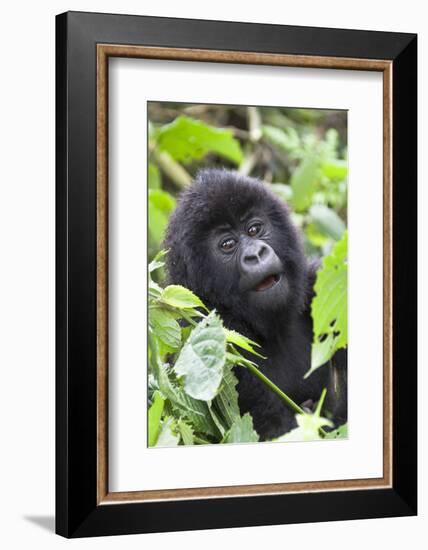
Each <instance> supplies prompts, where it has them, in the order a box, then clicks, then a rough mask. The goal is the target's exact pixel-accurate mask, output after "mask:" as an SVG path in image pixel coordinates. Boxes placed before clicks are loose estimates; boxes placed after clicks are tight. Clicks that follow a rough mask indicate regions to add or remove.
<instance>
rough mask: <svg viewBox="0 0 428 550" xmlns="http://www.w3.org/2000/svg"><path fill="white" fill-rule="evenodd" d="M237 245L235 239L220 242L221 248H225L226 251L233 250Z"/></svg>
mask: <svg viewBox="0 0 428 550" xmlns="http://www.w3.org/2000/svg"><path fill="white" fill-rule="evenodd" d="M235 245H236V241H235V239H225V240H224V241H222V242H221V243H220V247H221V249H222V250H224V251H225V252H229V251H230V250H232V249H233V248H234V247H235Z"/></svg>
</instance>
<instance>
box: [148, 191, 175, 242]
mask: <svg viewBox="0 0 428 550" xmlns="http://www.w3.org/2000/svg"><path fill="white" fill-rule="evenodd" d="M174 208H175V199H174V197H173V196H172V195H170V194H169V193H167V192H166V191H162V190H161V189H149V205H148V214H149V233H150V237H151V238H152V239H153V241H154V244H155V246H157V247H159V246H160V244H161V243H162V241H163V239H164V237H165V231H166V227H167V225H168V219H169V215H170V214H171V212H172V211H173V210H174Z"/></svg>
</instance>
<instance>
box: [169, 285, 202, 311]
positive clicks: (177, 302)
mask: <svg viewBox="0 0 428 550" xmlns="http://www.w3.org/2000/svg"><path fill="white" fill-rule="evenodd" d="M160 299H161V301H162V302H163V303H164V304H167V305H169V306H172V307H176V308H179V309H193V308H195V307H202V308H204V309H207V308H206V307H205V306H204V304H203V302H202V300H200V299H199V298H198V297H197V296H196V294H193V292H192V291H191V290H189V289H188V288H185V287H184V286H180V285H169V286H167V287H166V288H164V290H163V292H162V295H161V298H160Z"/></svg>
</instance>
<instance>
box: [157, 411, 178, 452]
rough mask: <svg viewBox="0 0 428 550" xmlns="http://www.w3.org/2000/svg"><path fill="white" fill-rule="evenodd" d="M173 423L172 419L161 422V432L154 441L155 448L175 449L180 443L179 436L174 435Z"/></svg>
mask: <svg viewBox="0 0 428 550" xmlns="http://www.w3.org/2000/svg"><path fill="white" fill-rule="evenodd" d="M174 428H175V421H174V419H173V418H166V419H165V420H164V421H163V422H162V426H161V431H160V433H159V437H158V439H157V441H156V445H155V446H156V447H176V446H177V445H178V443H179V441H180V436H179V434H177V433H175V430H174Z"/></svg>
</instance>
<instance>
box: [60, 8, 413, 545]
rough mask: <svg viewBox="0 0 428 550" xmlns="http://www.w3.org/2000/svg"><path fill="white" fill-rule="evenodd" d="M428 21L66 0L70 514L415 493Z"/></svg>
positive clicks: (217, 519) (336, 506) (406, 508)
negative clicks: (181, 12) (420, 158)
mask: <svg viewBox="0 0 428 550" xmlns="http://www.w3.org/2000/svg"><path fill="white" fill-rule="evenodd" d="M416 69H417V37H416V35H413V34H404V33H385V32H374V31H356V30H341V29H325V28H309V27H291V26H279V25H259V24H247V23H232V22H218V21H201V20H188V19H187V20H185V19H169V18H156V17H141V16H123V15H110V14H95V13H80V12H68V13H65V14H61V15H58V16H57V19H56V95H57V103H56V131H57V139H56V167H57V168H56V182H57V183H56V185H57V188H56V191H57V194H56V196H57V204H56V210H57V225H56V239H57V268H56V269H57V275H56V285H57V287H56V288H57V290H56V292H57V310H56V312H57V325H56V327H57V331H56V343H57V348H56V349H57V352H56V353H57V361H56V365H57V366H56V464H57V468H56V530H57V533H58V534H60V535H62V536H65V537H84V536H98V535H114V534H126V533H148V532H160V531H181V530H190V529H208V528H221V527H239V526H252V525H273V524H280V523H301V522H313V521H334V520H344V519H363V518H374V517H394V516H405V515H414V514H416V513H417V417H416V411H417V401H416V399H417V392H416V368H417V353H416V349H417V348H416V319H417V316H416V304H417V301H416V300H417V298H416V199H417V196H416V178H417V172H416V151H417V147H416V140H417V134H416V126H417V123H416V120H417V118H416V117H417V112H416V90H417V74H416Z"/></svg>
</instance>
